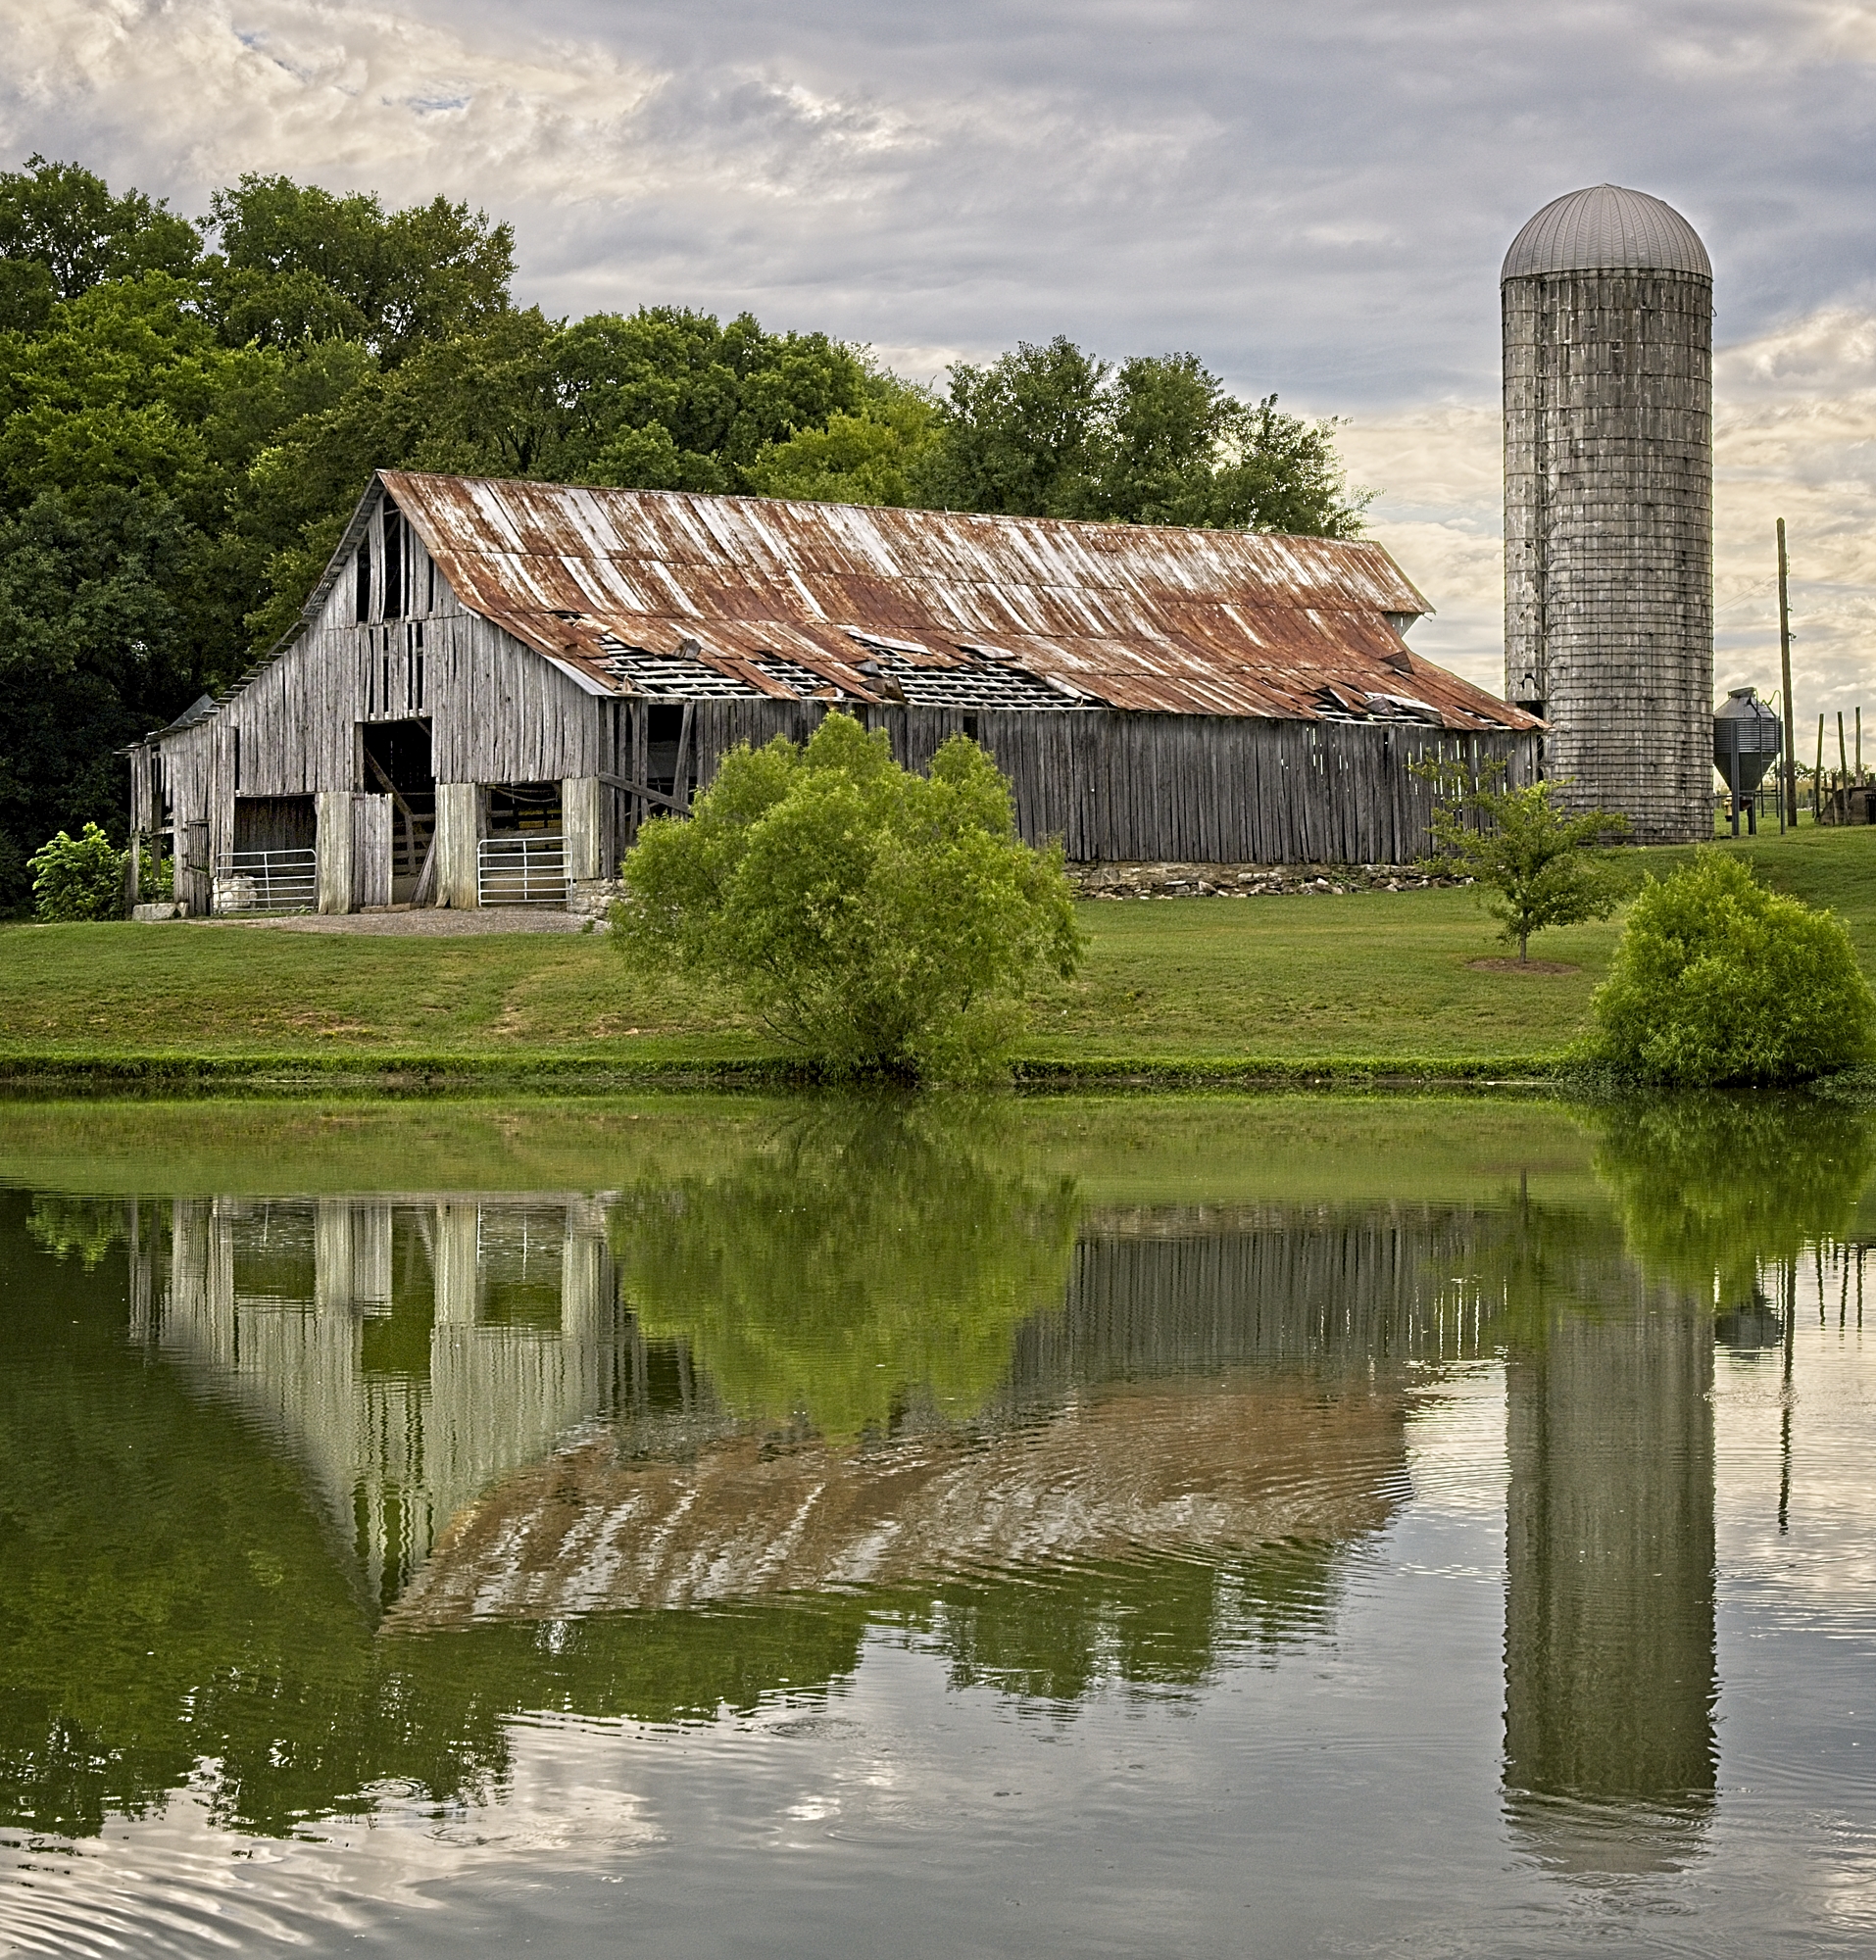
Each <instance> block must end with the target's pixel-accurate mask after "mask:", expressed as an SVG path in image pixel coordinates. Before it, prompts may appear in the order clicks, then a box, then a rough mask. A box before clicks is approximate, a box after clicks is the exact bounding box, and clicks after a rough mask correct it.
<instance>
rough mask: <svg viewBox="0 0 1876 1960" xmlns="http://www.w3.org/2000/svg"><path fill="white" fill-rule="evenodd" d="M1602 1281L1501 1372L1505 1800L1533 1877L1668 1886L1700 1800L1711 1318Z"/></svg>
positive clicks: (1522, 1336) (1706, 1795)
mask: <svg viewBox="0 0 1876 1960" xmlns="http://www.w3.org/2000/svg"><path fill="white" fill-rule="evenodd" d="M1610 1279H1611V1280H1612V1281H1615V1284H1613V1285H1610V1286H1608V1287H1607V1288H1606V1289H1605V1291H1604V1295H1603V1298H1602V1299H1601V1300H1600V1301H1599V1302H1598V1303H1597V1305H1596V1307H1595V1308H1593V1309H1592V1310H1588V1311H1585V1310H1583V1309H1580V1308H1571V1307H1569V1306H1557V1307H1555V1308H1553V1309H1552V1310H1551V1311H1550V1312H1549V1313H1547V1314H1546V1315H1545V1316H1544V1318H1543V1319H1542V1320H1541V1321H1539V1322H1538V1323H1537V1324H1536V1325H1535V1326H1533V1325H1530V1324H1528V1323H1527V1324H1526V1326H1525V1327H1523V1328H1521V1329H1520V1330H1519V1332H1518V1334H1517V1336H1516V1338H1515V1339H1514V1340H1513V1341H1512V1342H1511V1343H1510V1344H1509V1346H1508V1347H1507V1350H1506V1457H1507V1459H1508V1465H1509V1470H1510V1479H1509V1486H1508V1491H1507V1495H1506V1624H1505V1785H1506V1793H1507V1807H1508V1812H1509V1816H1510V1819H1511V1822H1512V1824H1513V1826H1514V1828H1515V1829H1516V1831H1517V1832H1518V1834H1519V1836H1520V1838H1522V1840H1523V1841H1524V1842H1525V1843H1526V1845H1527V1846H1528V1847H1529V1848H1530V1849H1531V1850H1532V1851H1533V1852H1535V1853H1536V1854H1537V1855H1538V1856H1539V1857H1541V1858H1542V1859H1544V1860H1545V1861H1546V1862H1547V1863H1551V1864H1555V1865H1557V1866H1559V1867H1562V1868H1564V1869H1568V1870H1583V1869H1595V1870H1608V1869H1625V1870H1643V1871H1645V1870H1655V1869H1673V1868H1674V1866H1675V1865H1676V1864H1678V1863H1679V1862H1681V1861H1683V1860H1684V1859H1685V1858H1686V1857H1687V1856H1688V1855H1689V1854H1690V1852H1691V1851H1692V1850H1693V1849H1694V1848H1695V1846H1696V1844H1697V1843H1698V1840H1699V1835H1700V1827H1701V1825H1702V1824H1703V1820H1704V1819H1705V1817H1706V1816H1707V1814H1708V1812H1709V1811H1710V1809H1711V1805H1712V1796H1713V1788H1714V1763H1715V1749H1714V1739H1713V1705H1714V1701H1715V1698H1716V1695H1717V1675H1716V1661H1715V1654H1714V1645H1713V1411H1712V1399H1711V1390H1712V1380H1713V1329H1712V1314H1711V1312H1710V1310H1707V1309H1703V1305H1702V1303H1701V1302H1698V1301H1690V1300H1688V1299H1685V1298H1683V1297H1677V1296H1676V1295H1675V1294H1674V1293H1673V1292H1672V1291H1671V1290H1669V1289H1665V1288H1656V1287H1650V1286H1649V1285H1648V1284H1647V1283H1646V1282H1644V1281H1641V1280H1639V1279H1629V1280H1628V1282H1627V1284H1626V1285H1622V1284H1621V1283H1620V1280H1619V1279H1618V1277H1617V1276H1616V1275H1610Z"/></svg>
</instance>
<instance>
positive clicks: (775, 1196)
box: [0, 1097, 1876, 1957]
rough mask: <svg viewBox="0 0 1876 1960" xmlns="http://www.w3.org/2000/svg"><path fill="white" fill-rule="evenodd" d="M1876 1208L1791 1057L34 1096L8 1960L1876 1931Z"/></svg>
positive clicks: (20, 1289) (11, 1337)
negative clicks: (869, 1083) (980, 1079)
mask: <svg viewBox="0 0 1876 1960" xmlns="http://www.w3.org/2000/svg"><path fill="white" fill-rule="evenodd" d="M1872 1240H1876V1119H1873V1118H1871V1117H1870V1116H1867V1115H1865V1114H1863V1113H1861V1112H1860V1111H1858V1110H1856V1109H1853V1108H1850V1107H1845V1106H1840V1105H1835V1104H1832V1103H1826V1102H1823V1101H1818V1100H1793V1101H1790V1102H1779V1101H1761V1102H1725V1101H1689V1102H1672V1101H1668V1102H1657V1103H1650V1104H1646V1105H1638V1106H1626V1105H1619V1104H1618V1105H1610V1106H1607V1107H1597V1108H1569V1107H1565V1106H1562V1105H1560V1104H1556V1103H1540V1102H1530V1103H1519V1102H1511V1101H1493V1100H1489V1099H1470V1100H1468V1099H1458V1098H1455V1099H1450V1100H1435V1099H1428V1100H1416V1099H1400V1100H1368V1101H1335V1100H1329V1099H1317V1100H1309V1099H1303V1098H1296V1099H1284V1098H1270V1099H1263V1100H1251V1099H1242V1100H1233V1099H1216V1100H1212V1099H1200V1098H1194V1099H1188V1100H1183V1101H1157V1100H1153V1099H1146V1098H1142V1099H1135V1100H1124V1099H1113V1100H1093V1099H1061V1100H1043V1101H1033V1102H1032V1101H1015V1100H1010V1099H1003V1100H986V1101H982V1102H976V1101H961V1102H956V1103H953V1102H946V1101H937V1102H922V1103H921V1102H913V1103H900V1102H890V1101H887V1102H851V1101H839V1100H827V1101H810V1100H803V1101H796V1102H782V1101H773V1102H770V1101H763V1100H760V1099H740V1100H735V1099H719V1100H711V1099H705V1098H697V1099H685V1098H674V1097H666V1098H664V1099H659V1100H653V1099H646V1100H643V1101H639V1102H601V1101H592V1102H577V1101H569V1102H566V1103H548V1102H533V1103H529V1102H518V1103H511V1104H506V1105H505V1104H500V1103H469V1102H464V1103H455V1102H434V1103H426V1102H414V1103H402V1104H400V1103H362V1102H361V1103H346V1102H339V1101H335V1102H332V1103H323V1104H312V1103H268V1102H265V1101H248V1102H223V1103H212V1102H199V1103H192V1102H173V1103H162V1102H150V1103H123V1104H117V1103H10V1104H8V1105H7V1108H6V1113H5V1117H4V1120H3V1121H0V1952H21V1953H81V1954H89V1953H96V1954H106V1953H126V1952H128V1953H135V1954H139V1955H141V1954H160V1953H178V1954H200V1953H207V1952H215V1951H228V1952H237V1951H238V1952H243V1953H247V1952H262V1951H267V1950H271V1949H272V1947H274V1946H276V1945H277V1946H279V1947H282V1948H284V1947H286V1946H289V1945H290V1946H293V1947H295V1948H297V1949H299V1950H300V1951H302V1952H311V1953H316V1954H317V1953H326V1952H338V1951H341V1950H343V1951H346V1952H361V1951H362V1952H367V1953H370V1952H383V1953H387V1954H391V1953H394V1954H399V1955H407V1954H408V1955H423V1954H430V1953H438V1954H441V1953H464V1952H477V1953H480V1952H487V1951H492V1950H497V1949H498V1948H512V1949H515V1950H519V1949H522V1948H525V1949H526V1950H527V1951H529V1952H532V1953H540V1954H550V1955H586V1954H591V1953H595V1952H600V1951H606V1952H612V1951H620V1952H638V1951H644V1952H647V1953H653V1952H655V1953H657V1954H659V1955H660V1956H661V1957H662V1956H670V1955H680V1956H681V1955H690V1954H696V1955H722V1954H731V1955H733V1954H741V1953H751V1954H756V1953H760V1954H763V1955H765V1956H771V1955H776V1954H815V1955H822V1954H828V1953H834V1954H843V1953H862V1952H875V1951H882V1950H889V1951H892V1952H895V1953H906V1954H932V1955H940V1954H942V1955H961V1954H963V1955H969V1954H1003V1953H1009V1952H1013V1951H1021V1952H1023V1953H1025V1954H1064V1955H1065V1954H1077V1955H1079V1954H1087V1953H1108V1952H1111V1953H1116V1954H1162V1953H1170V1952H1179V1953H1201V1954H1210V1953H1220V1954H1222V1953H1231V1954H1242V1953H1268V1954H1274V1955H1287V1954H1305V1953H1313V1952H1320V1953H1336V1954H1342V1953H1350V1952H1364V1953H1367V1952H1375V1953H1411V1954H1431V1953H1442V1954H1447V1953H1454V1954H1466V1953H1480V1954H1486V1953H1504V1952H1507V1951H1517V1952H1519V1953H1525V1954H1548V1953H1576V1952H1579V1951H1587V1950H1598V1951H1619V1952H1655V1951H1658V1952H1663V1953H1666V1952H1672V1953H1688V1952H1700V1953H1703V1954H1740V1955H1749V1954H1750V1955H1760V1954H1763V1953H1765V1952H1768V1951H1771V1950H1774V1949H1776V1950H1780V1951H1787V1952H1790V1951H1799V1950H1802V1951H1806V1952H1818V1953H1830V1952H1844V1953H1852V1952H1855V1953H1863V1952H1868V1951H1869V1950H1871V1947H1872V1944H1876V1723H1872V1721H1871V1720H1870V1713H1871V1709H1872V1707H1873V1706H1876V1531H1873V1530H1872V1506H1871V1501H1870V1483H1871V1474H1872V1444H1873V1443H1876V1292H1873V1293H1872V1298H1871V1299H1870V1304H1869V1311H1870V1315H1871V1320H1872V1327H1871V1334H1870V1341H1869V1345H1868V1346H1866V1345H1865V1337H1864V1333H1863V1318H1864V1303H1863V1300H1864V1250H1865V1247H1866V1245H1867V1244H1868V1243H1870V1242H1871V1241H1872ZM1870 1277H1871V1282H1872V1287H1873V1288H1876V1270H1872V1273H1871V1276H1870Z"/></svg>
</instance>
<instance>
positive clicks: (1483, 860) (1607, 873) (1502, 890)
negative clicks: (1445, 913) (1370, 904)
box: [1414, 761, 1628, 961]
mask: <svg viewBox="0 0 1876 1960" xmlns="http://www.w3.org/2000/svg"><path fill="white" fill-rule="evenodd" d="M1414 773H1415V774H1416V775H1423V776H1425V777H1427V778H1428V779H1429V780H1430V781H1431V782H1432V783H1433V785H1434V805H1433V843H1434V847H1435V856H1434V858H1432V859H1431V860H1430V861H1429V863H1428V865H1427V868H1428V869H1429V870H1431V871H1434V872H1446V873H1451V872H1454V871H1457V872H1458V873H1459V874H1460V875H1462V876H1464V877H1468V878H1470V879H1472V880H1473V882H1474V883H1475V884H1476V885H1477V886H1478V887H1479V895H1480V898H1481V900H1482V902H1483V904H1484V906H1485V908H1486V909H1487V910H1488V911H1489V912H1490V913H1491V914H1492V916H1493V917H1494V918H1496V919H1497V920H1498V921H1499V922H1500V926H1501V931H1500V934H1499V937H1500V938H1501V939H1503V940H1504V941H1505V942H1506V944H1507V945H1510V944H1515V945H1516V947H1517V956H1518V958H1519V960H1520V961H1526V960H1528V959H1529V958H1530V956H1531V935H1532V934H1533V933H1534V932H1542V931H1543V930H1544V928H1545V927H1546V926H1553V925H1580V924H1582V923H1583V921H1584V920H1585V919H1600V918H1606V917H1607V916H1608V915H1609V913H1610V912H1612V911H1613V910H1614V909H1615V907H1616V906H1617V905H1618V904H1619V903H1620V901H1621V897H1622V889H1623V886H1622V878H1621V874H1620V872H1619V871H1618V870H1617V869H1616V867H1615V865H1614V863H1613V862H1612V861H1611V860H1610V858H1609V854H1608V853H1607V852H1606V851H1604V850H1600V849H1599V848H1598V847H1599V846H1600V845H1601V844H1602V843H1603V841H1604V839H1605V838H1607V837H1609V836H1619V835H1621V834H1622V833H1624V832H1625V831H1626V830H1627V829H1628V819H1627V818H1626V817H1625V816H1622V815H1620V814H1619V813H1617V812H1616V811H1614V810H1607V809H1590V810H1584V811H1582V812H1581V813H1580V814H1577V815H1571V814H1570V812H1569V811H1568V810H1567V809H1564V808H1563V805H1562V803H1561V801H1560V800H1559V798H1558V794H1557V793H1558V792H1559V791H1560V790H1561V789H1563V788H1564V787H1565V785H1564V784H1562V783H1552V782H1537V783H1532V784H1530V785H1528V786H1527V787H1526V788H1524V789H1520V790H1514V789H1506V787H1505V786H1504V785H1503V784H1502V783H1501V782H1500V780H1499V778H1500V777H1502V776H1503V775H1504V773H1505V765H1504V763H1502V762H1500V763H1497V764H1494V765H1492V766H1490V767H1489V768H1488V769H1486V770H1485V771H1482V772H1481V777H1480V778H1479V779H1474V778H1473V777H1472V776H1471V775H1470V774H1469V773H1468V772H1467V770H1466V768H1465V766H1464V764H1463V763H1459V762H1452V761H1441V762H1434V763H1429V764H1424V765H1422V764H1415V765H1414Z"/></svg>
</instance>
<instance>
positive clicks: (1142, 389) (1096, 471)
mask: <svg viewBox="0 0 1876 1960" xmlns="http://www.w3.org/2000/svg"><path fill="white" fill-rule="evenodd" d="M1334 426H1335V425H1334V424H1333V423H1332V422H1316V423H1309V422H1305V421H1302V420H1300V419H1299V418H1298V417H1294V416H1288V415H1284V414H1283V413H1281V412H1280V411H1279V410H1278V408H1277V398H1276V397H1275V396H1274V395H1270V396H1267V397H1266V398H1265V399H1264V400H1262V401H1261V402H1259V403H1258V404H1257V405H1256V406H1255V407H1252V406H1250V405H1248V404H1246V403H1244V402H1240V401H1239V400H1237V399H1236V398H1235V397H1234V396H1232V395H1230V394H1228V393H1227V392H1226V390H1225V387H1224V384H1223V382H1222V381H1220V380H1219V379H1218V377H1217V376H1216V375H1215V374H1213V373H1211V372H1210V369H1208V368H1206V367H1205V366H1204V364H1203V363H1202V362H1201V361H1200V360H1199V358H1198V356H1197V355H1194V354H1167V355H1160V356H1149V355H1141V356H1136V357H1135V358H1134V359H1132V360H1129V361H1123V362H1122V363H1121V364H1120V365H1119V366H1118V367H1117V368H1112V367H1110V366H1109V365H1108V364H1107V363H1106V362H1103V361H1098V360H1096V359H1094V358H1093V357H1092V356H1091V355H1088V354H1085V353H1083V352H1082V350H1081V349H1080V348H1078V347H1076V346H1075V345H1074V344H1073V343H1072V342H1071V341H1069V340H1067V339H1065V338H1062V337H1060V336H1058V337H1057V338H1056V339H1055V340H1052V341H1050V342H1049V343H1048V344H1047V345H1046V346H1033V345H1031V344H1029V343H1027V342H1023V343H1021V344H1019V345H1018V346H1017V347H1016V349H1015V350H1014V351H1013V352H1012V353H1010V354H1006V355H1004V356H1002V357H1001V358H1000V359H999V360H997V361H994V362H992V363H991V364H990V365H989V366H988V367H986V368H974V367H971V366H970V365H969V364H968V363H964V362H961V363H960V364H959V365H958V366H956V367H955V368H952V370H951V387H950V391H949V394H948V396H947V398H946V400H945V402H944V404H943V407H942V412H941V428H940V437H939V441H938V443H937V445H936V446H935V448H934V450H933V452H932V454H931V456H930V458H929V460H928V462H926V463H925V464H924V465H923V466H921V468H920V470H919V472H918V482H919V485H920V487H921V489H922V492H923V494H922V496H921V497H920V499H919V501H920V502H922V503H925V504H927V505H941V506H943V507H944V508H946V509H948V510H963V511H992V512H1001V513H1006V514H1009V515H1017V516H1036V517H1093V518H1104V519H1108V520H1111V521H1118V522H1121V523H1129V524H1186V525H1200V526H1207V527H1212V528H1231V529H1238V530H1258V531H1286V532H1292V533H1301V534H1308V535H1313V536H1320V537H1352V536H1354V535H1355V534H1356V533H1357V532H1358V531H1359V529H1360V527H1361V512H1362V510H1363V509H1364V508H1365V506H1366V504H1367V501H1368V499H1367V496H1366V494H1365V493H1360V492H1356V493H1351V492H1350V491H1349V490H1348V488H1347V486H1346V483H1345V481H1344V477H1343V471H1342V465H1341V462H1340V459H1339V458H1338V457H1337V456H1336V453H1335V444H1334Z"/></svg>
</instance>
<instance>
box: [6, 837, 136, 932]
mask: <svg viewBox="0 0 1876 1960" xmlns="http://www.w3.org/2000/svg"><path fill="white" fill-rule="evenodd" d="M123 858H124V854H123V852H122V851H120V850H119V849H118V848H117V846H116V845H115V844H113V843H112V842H111V840H110V838H108V837H107V836H106V835H105V834H104V832H103V831H102V830H100V829H99V828H98V826H97V825H96V824H95V823H87V824H86V825H85V827H84V828H83V829H82V830H81V831H80V832H79V833H78V834H77V836H76V837H69V836H67V835H66V833H65V832H64V831H63V830H62V831H60V832H59V834H58V836H57V837H55V838H53V839H52V841H51V842H50V843H49V844H42V845H40V847H39V848H38V850H37V851H35V852H34V853H33V854H32V856H31V857H30V858H27V859H26V863H27V865H28V866H29V867H30V869H31V872H32V897H33V911H34V913H35V914H36V915H37V916H38V917H39V918H41V919H46V920H55V921H59V920H69V919H114V918H122V917H123Z"/></svg>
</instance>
